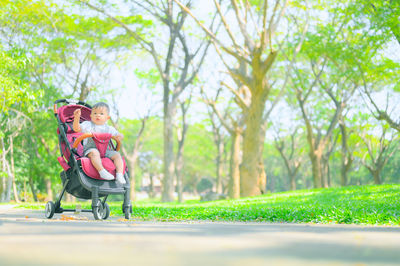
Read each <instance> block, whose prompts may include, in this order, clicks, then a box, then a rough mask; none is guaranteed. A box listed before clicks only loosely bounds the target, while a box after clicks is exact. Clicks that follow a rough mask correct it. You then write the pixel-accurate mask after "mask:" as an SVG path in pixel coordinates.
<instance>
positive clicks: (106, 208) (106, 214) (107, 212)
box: [101, 202, 110, 220]
mask: <svg viewBox="0 0 400 266" xmlns="http://www.w3.org/2000/svg"><path fill="white" fill-rule="evenodd" d="M103 210H104V211H103V215H102V217H101V218H102V219H103V220H106V219H107V218H108V217H109V216H110V206H108V204H107V202H104V205H103Z"/></svg>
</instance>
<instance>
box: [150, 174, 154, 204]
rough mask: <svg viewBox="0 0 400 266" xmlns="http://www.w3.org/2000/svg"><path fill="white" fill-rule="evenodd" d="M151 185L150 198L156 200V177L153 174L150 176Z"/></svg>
mask: <svg viewBox="0 0 400 266" xmlns="http://www.w3.org/2000/svg"><path fill="white" fill-rule="evenodd" d="M149 179H150V184H149V198H151V199H152V198H154V196H155V193H154V175H153V174H152V173H150V174H149Z"/></svg>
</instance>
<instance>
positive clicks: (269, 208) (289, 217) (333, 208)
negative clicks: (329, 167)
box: [22, 185, 400, 226]
mask: <svg viewBox="0 0 400 266" xmlns="http://www.w3.org/2000/svg"><path fill="white" fill-rule="evenodd" d="M399 195H400V185H379V186H376V185H374V186H357V187H356V186H354V187H344V188H329V189H312V190H297V191H290V192H281V193H272V194H267V195H262V196H257V197H250V198H242V199H238V200H221V201H213V202H205V203H201V202H198V201H191V202H186V203H182V204H180V203H159V202H148V201H147V202H145V201H143V202H140V201H139V202H134V203H133V214H132V219H138V220H159V221H188V220H206V221H257V222H261V221H263V222H281V223H341V224H372V225H378V224H379V225H396V226H399V225H400V201H399ZM109 204H110V207H111V214H112V215H114V216H122V211H121V202H110V203H109ZM83 205H86V206H87V207H89V206H90V203H86V204H83ZM43 206H44V205H43V204H41V205H40V206H38V204H33V205H32V204H24V205H22V207H26V208H37V207H41V208H43ZM63 206H64V204H63ZM65 206H68V205H66V204H65ZM71 207H73V205H71Z"/></svg>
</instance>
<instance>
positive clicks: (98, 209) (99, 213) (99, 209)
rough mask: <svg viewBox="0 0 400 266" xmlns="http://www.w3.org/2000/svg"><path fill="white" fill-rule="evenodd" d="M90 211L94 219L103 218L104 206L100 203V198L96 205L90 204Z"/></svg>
mask: <svg viewBox="0 0 400 266" xmlns="http://www.w3.org/2000/svg"><path fill="white" fill-rule="evenodd" d="M92 212H93V216H94V219H96V220H101V219H102V218H103V216H104V215H103V213H104V208H103V205H102V204H101V202H100V200H99V203H98V204H97V206H92Z"/></svg>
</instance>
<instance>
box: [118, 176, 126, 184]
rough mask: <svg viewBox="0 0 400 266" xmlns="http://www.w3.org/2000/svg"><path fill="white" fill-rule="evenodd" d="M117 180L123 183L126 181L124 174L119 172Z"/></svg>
mask: <svg viewBox="0 0 400 266" xmlns="http://www.w3.org/2000/svg"><path fill="white" fill-rule="evenodd" d="M116 180H117V182H118V183H120V184H122V185H123V184H125V183H126V181H125V178H124V175H123V174H122V173H117V178H116Z"/></svg>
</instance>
